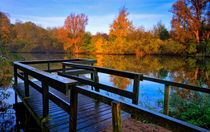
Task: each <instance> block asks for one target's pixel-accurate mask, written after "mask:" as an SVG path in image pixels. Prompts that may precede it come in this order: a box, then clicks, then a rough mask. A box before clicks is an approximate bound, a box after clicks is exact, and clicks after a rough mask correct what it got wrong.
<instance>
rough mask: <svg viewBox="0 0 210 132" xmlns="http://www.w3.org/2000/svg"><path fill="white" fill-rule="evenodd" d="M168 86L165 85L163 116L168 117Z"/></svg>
mask: <svg viewBox="0 0 210 132" xmlns="http://www.w3.org/2000/svg"><path fill="white" fill-rule="evenodd" d="M168 109H169V85H165V90H164V109H163V114H165V115H168V113H169V111H168Z"/></svg>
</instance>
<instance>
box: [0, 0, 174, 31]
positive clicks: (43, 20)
mask: <svg viewBox="0 0 210 132" xmlns="http://www.w3.org/2000/svg"><path fill="white" fill-rule="evenodd" d="M175 1H176V0H0V3H1V4H0V11H1V12H5V13H7V14H8V15H9V18H10V20H11V22H12V23H15V22H16V21H17V20H21V21H22V22H25V21H32V22H34V23H36V24H37V25H39V26H42V27H44V28H47V27H61V26H63V24H64V21H65V18H66V17H67V16H68V15H69V14H70V13H76V14H79V13H84V14H86V15H87V16H88V25H87V27H86V31H90V32H91V33H92V34H95V33H96V32H104V33H108V32H109V25H110V24H112V22H113V20H114V19H115V18H116V17H117V16H118V13H119V11H120V9H122V7H123V6H125V7H126V8H127V9H128V10H127V11H128V12H129V13H130V14H129V20H131V21H132V22H133V25H134V26H135V27H140V26H141V27H144V28H145V29H146V30H149V29H152V27H153V25H155V24H156V23H157V22H158V21H160V20H161V21H162V23H163V24H165V26H166V27H167V28H168V29H170V21H171V18H172V14H171V13H170V12H169V10H170V9H171V6H172V4H173V3H174V2H175Z"/></svg>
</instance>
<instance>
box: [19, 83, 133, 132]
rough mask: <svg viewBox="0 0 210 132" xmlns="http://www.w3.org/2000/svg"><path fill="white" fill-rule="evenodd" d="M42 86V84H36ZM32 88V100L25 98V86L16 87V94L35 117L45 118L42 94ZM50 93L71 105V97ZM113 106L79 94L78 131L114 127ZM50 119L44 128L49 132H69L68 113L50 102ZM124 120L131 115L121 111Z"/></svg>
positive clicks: (51, 90) (55, 92)
mask: <svg viewBox="0 0 210 132" xmlns="http://www.w3.org/2000/svg"><path fill="white" fill-rule="evenodd" d="M35 83H36V84H38V85H40V87H41V83H40V82H38V81H37V82H35ZM29 87H30V91H29V95H30V98H25V99H24V97H25V90H24V89H25V88H24V84H19V85H17V86H16V87H15V91H16V93H17V94H18V95H19V97H20V98H22V99H23V101H24V103H25V105H28V107H29V108H30V109H31V111H33V112H34V113H33V114H34V115H35V116H37V118H38V119H40V122H41V119H42V117H43V115H42V113H43V112H42V110H43V108H42V94H41V93H40V92H38V91H37V90H35V89H34V88H33V87H31V86H29ZM49 91H50V92H52V93H54V94H55V95H57V96H58V97H59V98H62V99H63V100H65V101H66V102H68V103H69V100H70V99H69V96H64V95H63V94H62V93H60V92H59V91H57V90H55V89H53V88H49ZM111 110H112V109H111V106H110V105H107V104H104V103H102V102H98V101H95V100H94V99H92V98H89V97H87V96H84V95H82V94H78V114H77V131H81V132H83V131H84V132H87V131H91V132H94V131H95V132H96V131H100V130H102V129H104V128H106V127H107V126H111V125H112V111H111ZM49 117H50V120H49V121H47V122H45V123H44V127H45V128H46V129H48V130H49V131H52V132H54V131H59V132H61V131H63V132H65V131H69V114H68V113H66V112H65V111H64V110H63V109H62V108H60V107H59V106H57V105H56V104H54V103H53V102H52V101H49ZM121 117H122V120H125V119H127V118H129V117H130V114H128V113H126V112H123V111H121Z"/></svg>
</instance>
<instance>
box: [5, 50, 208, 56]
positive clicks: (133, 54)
mask: <svg viewBox="0 0 210 132" xmlns="http://www.w3.org/2000/svg"><path fill="white" fill-rule="evenodd" d="M9 53H27V54H28V53H30V54H69V55H74V54H79V55H116V56H118V55H119V56H137V57H144V56H174V57H210V54H195V55H184V54H182V55H181V54H143V55H137V54H136V53H129V54H119V53H95V52H92V53H91V52H88V53H87V52H82V53H68V52H63V51H61V52H44V51H38V52H14V51H11V52H9Z"/></svg>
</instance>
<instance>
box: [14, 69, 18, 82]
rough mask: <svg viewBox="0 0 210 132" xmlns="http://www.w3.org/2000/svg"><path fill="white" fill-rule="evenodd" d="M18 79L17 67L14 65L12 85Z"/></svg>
mask: <svg viewBox="0 0 210 132" xmlns="http://www.w3.org/2000/svg"><path fill="white" fill-rule="evenodd" d="M17 83H18V79H17V67H16V65H14V85H17Z"/></svg>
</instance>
